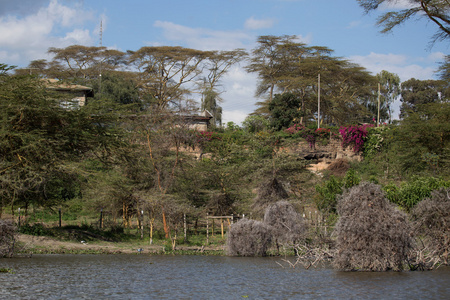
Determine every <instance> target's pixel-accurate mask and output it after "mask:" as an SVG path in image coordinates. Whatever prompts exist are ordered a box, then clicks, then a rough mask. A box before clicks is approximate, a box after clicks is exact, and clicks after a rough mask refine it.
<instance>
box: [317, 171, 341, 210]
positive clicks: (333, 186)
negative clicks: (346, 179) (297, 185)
mask: <svg viewBox="0 0 450 300" xmlns="http://www.w3.org/2000/svg"><path fill="white" fill-rule="evenodd" d="M342 185H343V184H342V180H341V179H339V178H336V177H334V176H333V175H331V176H330V179H328V180H327V181H325V182H324V183H323V184H321V185H316V192H317V195H316V196H315V197H314V202H315V203H316V206H317V209H319V210H320V211H321V212H324V213H336V203H337V200H336V196H337V195H340V194H342Z"/></svg>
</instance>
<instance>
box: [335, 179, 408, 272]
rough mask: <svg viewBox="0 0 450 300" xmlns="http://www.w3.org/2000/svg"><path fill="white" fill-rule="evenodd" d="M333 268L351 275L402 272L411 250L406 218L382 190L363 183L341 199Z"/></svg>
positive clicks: (373, 185) (345, 193)
mask: <svg viewBox="0 0 450 300" xmlns="http://www.w3.org/2000/svg"><path fill="white" fill-rule="evenodd" d="M337 211H338V213H339V216H340V218H339V221H338V223H337V224H336V227H335V232H334V234H335V236H336V249H337V254H336V257H335V260H334V262H333V263H334V266H335V267H336V268H337V269H339V270H345V271H351V270H359V271H387V270H395V271H400V270H402V269H403V267H404V264H405V263H406V261H407V257H408V254H409V253H410V251H411V249H412V242H413V241H412V237H411V234H412V228H411V226H410V224H409V223H408V219H407V217H406V215H405V214H404V213H403V212H401V211H399V210H398V209H397V208H396V207H395V206H394V205H393V204H391V203H390V202H389V201H388V200H387V199H386V197H385V196H384V193H383V191H382V190H381V187H380V186H378V185H375V184H372V183H368V182H364V183H361V184H360V185H358V186H355V187H353V188H351V189H350V190H347V191H345V192H344V194H343V195H342V196H341V197H340V199H338V205H337Z"/></svg>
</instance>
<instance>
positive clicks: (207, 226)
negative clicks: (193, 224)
mask: <svg viewBox="0 0 450 300" xmlns="http://www.w3.org/2000/svg"><path fill="white" fill-rule="evenodd" d="M208 215H209V214H208V213H206V244H209V221H208Z"/></svg>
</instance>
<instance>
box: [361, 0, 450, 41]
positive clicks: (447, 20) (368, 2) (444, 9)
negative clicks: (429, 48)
mask: <svg viewBox="0 0 450 300" xmlns="http://www.w3.org/2000/svg"><path fill="white" fill-rule="evenodd" d="M357 1H358V2H359V5H360V6H361V7H363V8H364V10H365V12H366V13H368V12H371V11H374V10H376V9H377V8H379V7H380V6H381V5H389V4H395V3H396V2H397V0H357ZM407 2H408V4H409V7H408V8H405V9H401V10H397V11H392V10H391V11H388V12H386V13H384V14H382V15H381V16H380V17H379V18H378V21H377V24H378V25H379V26H381V27H382V30H381V32H383V33H388V32H390V31H392V30H393V29H394V28H395V27H398V26H399V25H401V24H403V23H405V22H406V21H407V20H409V19H411V18H412V17H418V18H427V19H428V20H430V21H431V22H433V23H434V24H436V25H437V27H438V31H437V32H436V34H435V35H434V36H433V42H436V41H442V40H446V39H448V38H450V15H449V12H450V3H449V2H448V1H447V0H408V1H407Z"/></svg>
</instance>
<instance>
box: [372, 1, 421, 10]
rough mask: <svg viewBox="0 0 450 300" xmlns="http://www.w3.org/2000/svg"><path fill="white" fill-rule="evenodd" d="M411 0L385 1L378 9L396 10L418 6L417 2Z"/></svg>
mask: <svg viewBox="0 0 450 300" xmlns="http://www.w3.org/2000/svg"><path fill="white" fill-rule="evenodd" d="M413 2H414V1H411V0H394V1H385V2H383V3H382V4H381V5H380V6H379V8H378V9H379V10H382V11H384V10H397V9H409V8H413V7H417V6H419V4H417V2H416V3H413Z"/></svg>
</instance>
